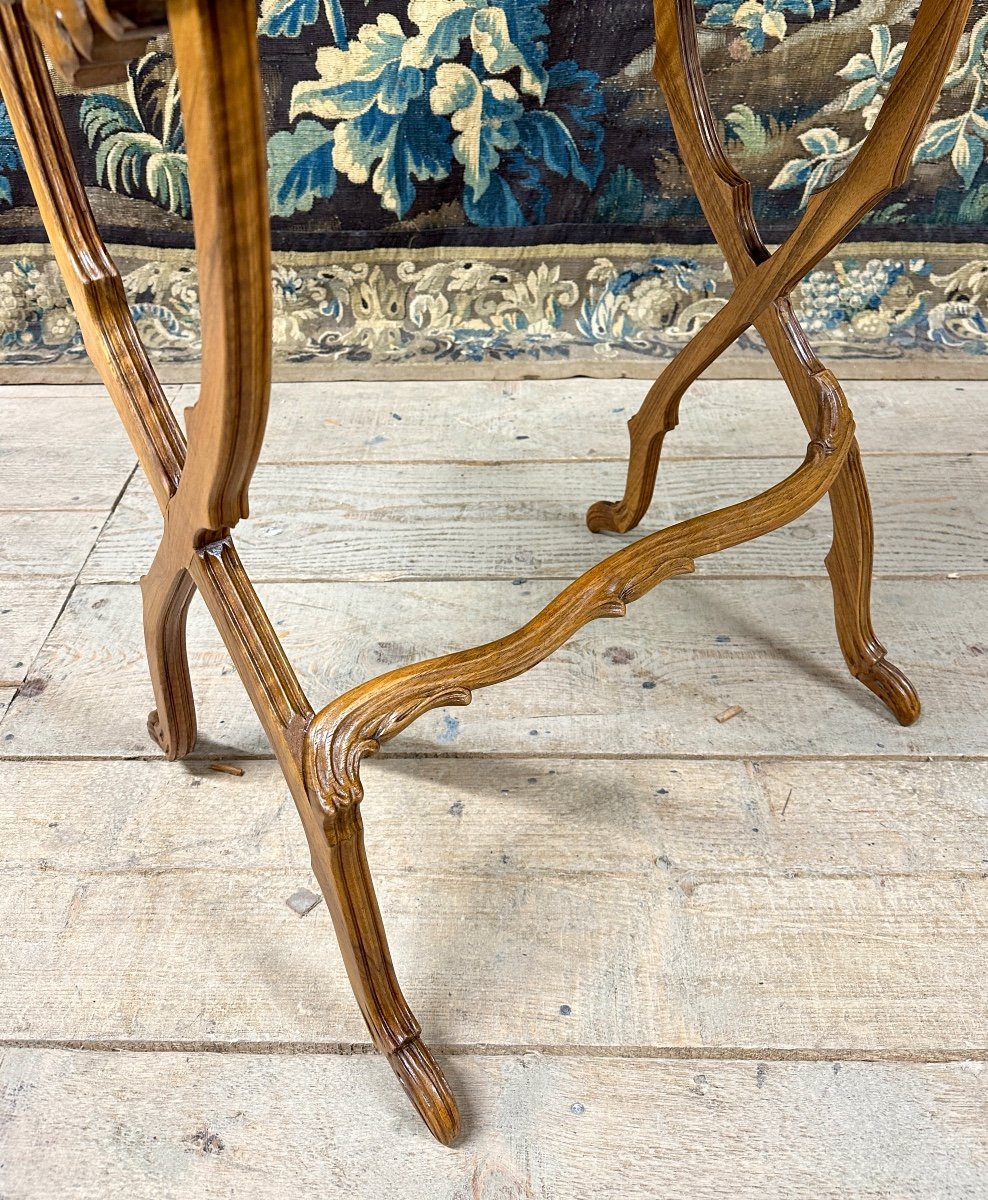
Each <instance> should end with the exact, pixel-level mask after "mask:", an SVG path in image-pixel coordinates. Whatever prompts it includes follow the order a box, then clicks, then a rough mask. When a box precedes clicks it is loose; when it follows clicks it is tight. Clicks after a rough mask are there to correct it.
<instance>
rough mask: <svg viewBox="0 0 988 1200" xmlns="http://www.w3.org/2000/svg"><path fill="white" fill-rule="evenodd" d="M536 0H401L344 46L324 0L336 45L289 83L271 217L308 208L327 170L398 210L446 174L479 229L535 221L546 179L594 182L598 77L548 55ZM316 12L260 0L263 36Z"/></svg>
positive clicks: (291, 0) (325, 190) (339, 16)
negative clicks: (287, 122) (404, 8)
mask: <svg viewBox="0 0 988 1200" xmlns="http://www.w3.org/2000/svg"><path fill="white" fill-rule="evenodd" d="M543 7H544V5H543V3H542V2H541V0H539V2H534V0H497V2H495V0H409V4H408V12H407V16H406V19H405V22H404V23H403V22H402V21H400V20H399V19H398V17H397V16H395V15H393V14H392V13H387V12H385V13H380V14H379V15H378V16H377V19H376V21H375V22H374V23H373V24H370V23H368V24H364V25H361V26H360V28H359V29H358V31H357V34H356V37H355V38H353V40H350V38H349V35H348V32H347V29H346V24H345V20H344V15H343V12H342V10H341V9H340V6H339V3H338V0H327V15H328V17H329V23H330V27H331V28H332V30H333V34H334V37H335V39H336V45H335V46H326V47H323V48H322V49H320V50H319V51H318V53H317V54H316V61H315V69H316V78H315V79H311V80H310V79H307V80H303V81H301V82H299V83H297V84H296V85H295V88H294V90H293V92H292V98H291V107H290V110H289V117H290V119H291V120H292V121H293V122H295V121H297V122H298V123H297V124H296V125H295V126H294V128H293V129H291V130H284V131H281V132H279V133H276V134H275V135H274V136H273V137H272V138H271V141H270V150H269V157H270V161H271V202H272V209H273V211H274V212H275V213H276V214H277V215H279V216H286V217H287V216H291V215H292V214H293V213H294V212H296V211H299V210H301V211H309V210H310V209H311V207H312V204H313V201H314V200H315V199H316V198H317V197H320V198H323V199H325V198H328V197H329V196H331V195H332V194H333V192H334V190H335V188H336V180H337V174H338V173H339V174H343V175H345V176H346V177H347V178H348V179H349V180H350V181H351V182H352V183H357V184H365V183H367V182H368V181H369V182H370V183H371V186H372V188H373V190H374V192H375V193H376V195H378V196H379V197H380V202H381V204H382V206H383V207H384V208H386V209H388V210H389V211H390V212H393V213H394V214H395V215H396V216H398V217H403V216H405V214H406V213H407V212H408V211H409V209H410V208H411V206H412V204H413V203H414V201H415V198H416V194H417V184H419V183H422V182H424V181H427V180H442V179H446V178H447V177H448V176H449V175H450V173H451V172H452V171H453V170H454V169H456V170H458V171H459V172H461V173H462V195H463V207H464V211H465V214H466V217H467V219H468V220H469V221H470V222H472V223H473V224H476V225H498V226H511V225H523V224H529V223H535V224H539V223H541V222H542V221H543V220H544V217H545V209H546V204H547V202H548V199H549V189H550V183H549V178H548V176H549V175H550V174H555V175H557V176H559V177H561V178H563V179H573V180H576V181H578V182H579V183H581V184H583V185H584V186H586V187H587V188H591V189H592V188H593V187H594V186H595V184H596V183H597V179H598V176H599V174H600V170H601V166H602V165H603V158H602V155H601V143H602V141H603V128H602V126H601V121H600V118H601V117H602V115H603V112H604V104H603V99H602V97H601V94H600V92H599V90H598V88H597V86H596V85H597V84H598V83H599V80H598V78H597V76H596V75H595V74H594V73H593V72H592V71H584V70H581V69H580V68H579V66H578V65H577V64H576V63H575V62H572V61H569V60H564V61H562V62H557V63H548V62H547V46H546V41H545V38H546V36H547V35H548V33H549V28H548V26H547V25H546V23H545V18H544V15H543ZM317 15H318V10H317V6H316V4H315V3H313V0H264V2H263V4H262V8H261V22H260V31H261V32H262V33H264V34H268V35H271V36H279V35H285V36H289V37H295V36H297V35H298V33H299V31H300V29H301V28H302V27H303V26H304V25H306V24H309V23H310V22H311V21H313V20H315V18H316V16H317ZM412 31H414V32H412Z"/></svg>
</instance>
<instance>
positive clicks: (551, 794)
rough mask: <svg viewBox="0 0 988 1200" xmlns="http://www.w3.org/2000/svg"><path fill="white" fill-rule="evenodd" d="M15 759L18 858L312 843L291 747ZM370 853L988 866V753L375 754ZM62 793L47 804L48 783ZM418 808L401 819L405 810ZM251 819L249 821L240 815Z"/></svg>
mask: <svg viewBox="0 0 988 1200" xmlns="http://www.w3.org/2000/svg"><path fill="white" fill-rule="evenodd" d="M238 766H239V767H240V768H241V769H242V770H243V771H244V774H243V776H241V777H236V778H235V777H232V776H226V777H222V776H217V774H216V773H215V772H212V771H210V770H209V768H208V765H207V764H206V763H204V762H195V761H193V762H190V763H187V764H185V765H183V766H182V767H171V766H169V765H168V764H166V763H164V762H160V761H158V762H120V761H101V762H85V761H83V762H59V761H37V760H27V761H9V760H8V761H4V762H0V792H2V794H3V795H4V797H5V806H4V816H3V823H2V827H3V848H4V849H3V860H2V866H0V869H2V870H3V871H4V872H7V873H13V872H24V871H31V870H34V869H37V868H38V865H39V863H42V862H43V863H44V864H45V869H46V870H48V871H57V872H60V873H62V874H69V875H78V876H80V877H81V876H83V875H91V876H98V875H110V874H119V873H120V872H125V873H126V872H130V873H138V872H140V873H143V874H146V875H154V874H159V875H164V874H168V873H175V874H177V873H180V872H190V871H192V872H196V871H198V872H201V873H205V874H219V873H223V872H226V871H238V872H243V873H248V872H253V873H256V874H258V875H262V874H266V873H278V874H284V875H287V876H291V877H292V878H293V879H297V880H298V881H299V882H300V883H303V882H304V881H305V879H306V878H307V876H308V873H309V870H310V865H309V856H308V853H307V850H306V846H305V840H304V838H302V837H301V836H300V835H299V830H298V823H297V818H296V816H295V813H294V811H293V808H292V806H291V804H290V803H289V801H288V794H287V790H286V789H285V786H284V783H283V781H282V779H281V776H280V774H279V770H278V767H277V764H275V763H273V762H270V761H258V760H255V759H242V760H240V761H239V763H238ZM365 770H366V775H367V780H368V785H369V787H370V789H371V797H372V799H371V802H370V807H369V809H368V821H367V830H366V835H367V850H368V855H369V857H370V859H371V860H372V861H373V862H376V863H381V864H384V863H387V864H388V866H389V869H390V870H391V871H392V873H394V874H395V875H404V874H408V875H413V874H417V875H419V876H427V875H429V874H430V873H431V872H432V871H434V870H436V869H438V868H437V867H436V866H435V865H434V864H433V863H424V862H423V859H422V846H423V845H428V846H429V847H430V848H431V850H432V856H433V859H434V863H437V864H440V866H441V870H442V872H443V873H446V874H452V875H456V874H459V873H464V874H469V875H471V876H476V875H485V876H491V877H493V878H497V879H508V878H518V877H520V876H526V877H528V878H530V879H537V878H541V879H544V880H545V881H547V882H549V883H551V881H552V880H553V879H554V878H556V877H559V876H569V875H574V874H575V875H579V874H586V873H591V874H592V873H602V874H607V875H623V876H625V877H628V878H629V879H630V882H629V885H628V886H629V887H638V886H639V882H635V881H636V880H637V881H640V882H641V883H642V886H647V884H646V882H645V881H647V880H648V879H654V878H655V876H656V868H657V867H660V868H662V870H663V871H664V872H667V873H669V877H670V878H676V879H680V878H685V877H687V876H691V877H692V876H696V875H698V874H699V875H711V874H717V875H736V876H744V875H760V876H763V877H769V876H777V875H783V876H784V875H787V874H802V875H821V876H824V875H836V876H847V875H859V876H863V877H868V878H872V879H878V878H881V877H883V876H890V875H896V876H900V875H912V876H917V877H919V876H931V877H932V876H937V877H946V876H949V875H956V876H958V877H961V876H970V875H979V874H981V873H982V872H983V871H984V869H985V866H986V861H985V860H986V857H988V834H986V832H985V818H986V815H988V763H986V762H985V761H978V762H960V761H932V762H930V761H927V760H925V759H923V760H918V761H915V762H895V763H889V762H870V761H851V762H841V761H839V760H823V761H819V762H806V761H801V760H798V759H781V760H778V761H767V762H764V761H756V762H753V763H752V762H745V761H739V760H716V759H711V760H703V761H700V762H692V761H690V760H683V759H655V758H649V759H627V760H625V759H613V760H608V759H603V760H594V759H585V758H578V759H559V758H556V759H551V760H548V761H547V760H545V759H540V758H535V757H531V758H518V759H510V760H497V759H479V758H461V759H434V758H433V759H414V758H402V757H400V756H399V755H397V754H391V755H388V756H386V757H382V758H379V759H377V760H372V761H370V762H368V764H367V766H366V768H365ZM41 794H44V795H45V796H47V797H49V799H48V801H47V803H46V805H45V809H44V812H42V813H39V812H38V809H37V803H36V797H37V796H38V795H41ZM409 809H410V810H412V811H414V813H415V820H414V822H411V821H403V820H401V815H402V813H403V812H404V811H407V810H409ZM230 820H233V821H235V822H236V825H237V828H238V829H239V830H240V836H239V837H237V838H233V839H231V838H229V837H228V836H227V835H226V823H227V822H229V821H230Z"/></svg>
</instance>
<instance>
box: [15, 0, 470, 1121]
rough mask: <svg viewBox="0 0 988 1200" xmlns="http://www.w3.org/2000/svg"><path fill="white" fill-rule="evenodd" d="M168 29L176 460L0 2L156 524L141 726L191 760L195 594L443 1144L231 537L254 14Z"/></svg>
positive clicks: (251, 180) (19, 94)
mask: <svg viewBox="0 0 988 1200" xmlns="http://www.w3.org/2000/svg"><path fill="white" fill-rule="evenodd" d="M80 11H81V10H80ZM72 12H73V13H75V10H72ZM169 18H170V23H171V29H172V35H173V44H174V47H175V56H176V63H177V68H178V71H179V75H180V78H181V85H182V100H183V117H184V120H185V125H186V135H187V141H188V150H189V170H190V180H191V183H190V186H191V191H192V197H193V203H194V209H195V231H196V242H197V245H198V247H199V250H200V253H199V271H200V298H201V307H202V313H203V318H202V323H203V382H202V388H201V392H200V399H199V402H198V404H197V405H196V406H195V407H194V408H193V409H191V410H190V411H189V414H188V424H189V433H190V438H189V445H188V447H187V446H186V441H185V438H184V437H183V435H182V432H181V430H180V429H179V427H178V425H177V423H176V421H175V419H174V417H173V415H172V412H171V409H170V408H169V406H168V404H167V401H166V400H165V397H164V395H163V393H162V391H161V388H160V385H159V383H158V380H157V378H156V377H155V375H154V372H153V370H152V368H151V366H150V364H149V362H148V360H147V356H146V354H145V352H144V348H143V346H142V345H141V343H140V340H139V337H138V334H137V331H136V329H135V327H134V324H133V321H132V319H131V316H130V312H129V309H128V306H127V301H126V297H125V296H124V292H123V287H122V285H121V282H120V277H119V275H118V273H117V271H116V268H115V267H114V265H113V263H112V261H111V259H110V257H109V255H108V254H107V252H106V248H105V246H104V245H103V242H102V240H101V238H100V236H99V232H98V230H97V229H96V226H95V222H94V221H93V217H92V213H91V211H90V209H89V205H88V202H87V200H86V195H85V192H84V191H83V189H82V187H81V185H80V183H79V179H78V175H77V173H76V170H75V165H74V163H73V161H72V156H71V152H70V150H69V146H68V142H67V139H66V138H65V132H64V128H63V126H62V123H61V117H60V115H59V111H58V106H57V101H56V98H55V92H54V88H53V87H52V83H51V79H50V77H49V74H48V69H47V66H46V64H45V61H44V57H43V56H42V54H41V51H40V48H39V46H38V43H37V41H36V38H35V35H34V33H33V31H32V28H31V25H30V24H29V22H28V20H27V18H26V17H25V15H24V12H23V11H22V9H21V7H20V6H19V5H16V6H14V7H8V6H6V5H5V4H3V3H2V2H0V88H2V90H3V95H4V99H5V100H6V102H7V105H8V109H9V112H10V116H11V121H12V123H13V126H14V131H15V134H16V136H17V139H18V144H19V146H20V149H21V153H22V155H23V157H24V161H25V164H26V167H27V170H28V174H29V177H30V179H31V182H32V186H33V187H34V191H35V196H36V198H37V201H38V206H39V209H40V211H41V214H42V219H43V220H44V223H45V227H46V229H47V231H48V234H49V238H50V240H51V243H52V248H53V251H54V253H55V256H56V259H57V261H58V263H59V267H60V269H61V271H62V275H63V277H64V279H65V281H66V285H67V287H68V290H69V293H70V296H71V298H72V302H73V307H74V309H75V312H76V315H77V316H78V318H79V322H80V325H81V327H82V331H83V336H84V338H85V341H86V347H87V349H88V351H89V353H90V357H91V358H92V360H93V362H94V364H95V365H96V367H97V369H98V370H99V372H100V374H101V376H102V378H103V380H104V382H105V384H106V386H107V388H108V389H109V391H110V394H111V397H112V398H113V401H114V404H115V405H116V407H117V409H118V411H119V413H120V416H121V418H122V420H123V422H124V425H125V426H126V428H127V432H128V434H129V435H130V438H131V441H132V443H133V445H134V448H135V450H136V451H137V454H138V457H139V458H140V461H141V465H142V467H143V469H144V471H145V472H146V474H147V475H148V478H149V480H150V482H151V485H152V488H153V490H154V493H155V496H156V498H157V500H158V504H159V506H160V508H161V510H162V513H163V514H164V516H165V532H164V536H163V538H162V542H161V545H160V547H159V549H158V553H157V555H156V557H155V560H154V563H153V564H152V566H151V569H150V570H149V572H148V574H147V575H146V576H145V578H144V579H143V580H142V590H143V594H144V600H145V638H146V642H147V649H148V662H149V666H150V669H151V675H152V680H153V683H154V691H155V700H156V703H157V709H156V710H155V712H154V713H153V714H152V717H151V719H150V722H149V725H150V728H151V733H152V736H154V737H155V739H156V740H157V741H159V743H160V744H161V745H162V747H163V748H164V750H165V752H166V754H167V755H168V757H169V758H177V757H181V755H183V754H186V753H188V751H189V750H190V749H191V748H192V745H193V743H194V740H195V711H194V707H193V698H192V688H191V681H190V679H189V674H188V663H187V658H186V653H185V614H186V611H187V608H188V604H189V601H190V600H191V597H192V595H193V592H194V591H195V590H196V589H197V588H198V590H199V591H200V593H201V594H202V596H203V599H204V600H205V602H206V605H207V607H208V608H209V611H210V613H211V615H212V617H213V619H214V620H215V622H216V625H217V627H218V629H219V631H220V634H221V635H222V637H223V640H224V643H225V644H226V646H227V648H228V650H229V652H230V655H231V657H232V658H233V661H234V663H235V665H236V667H237V670H238V672H239V674H240V676H241V678H242V680H243V682H244V685H245V687H246V688H247V691H248V694H249V695H250V698H251V701H252V703H253V705H254V707H255V709H256V711H257V713H258V716H259V717H260V720H261V723H262V725H263V727H264V729H265V732H266V733H267V735H268V738H269V739H270V741H271V745H272V747H273V749H274V751H275V754H276V755H277V758H278V761H279V763H280V765H281V767H282V770H283V771H284V774H285V778H286V780H287V782H288V785H289V787H290V789H291V792H292V795H293V797H294V799H295V802H296V805H297V806H298V809H299V813H300V815H301V817H302V823H303V826H304V828H305V832H306V836H307V840H308V843H309V848H310V851H311V854H312V862H313V868H314V870H315V873H316V876H317V878H318V879H319V882H320V885H321V886H322V888H323V891H324V893H325V896H326V901H327V904H328V906H329V910H330V912H331V914H332V916H333V920H334V924H335V926H336V931H337V934H338V936H339V940H340V944H341V948H342V950H343V957H344V960H345V962H346V966H347V970H348V972H349V974H350V978H351V981H352V982H353V987H354V991H355V992H356V995H357V999H358V1002H359V1004H360V1008H361V1011H362V1012H363V1014H364V1017H365V1019H366V1021H367V1024H368V1027H369V1029H370V1032H371V1036H372V1038H373V1040H374V1044H375V1045H376V1046H378V1047H380V1048H381V1049H382V1050H383V1051H384V1052H385V1053H386V1054H387V1055H388V1059H389V1061H390V1062H391V1065H392V1067H393V1068H394V1069H395V1072H396V1073H397V1075H398V1077H399V1079H400V1080H401V1082H402V1084H403V1085H404V1087H405V1089H406V1091H407V1092H408V1094H409V1095H410V1096H411V1098H412V1100H413V1103H414V1104H415V1106H416V1108H417V1109H418V1111H419V1112H420V1113H421V1114H422V1116H423V1118H424V1120H425V1122H426V1124H427V1125H428V1127H429V1128H430V1130H432V1132H433V1133H434V1134H435V1135H436V1137H438V1138H439V1139H440V1140H441V1141H443V1142H446V1143H449V1142H451V1141H452V1140H453V1139H454V1138H455V1137H456V1135H457V1133H458V1132H459V1114H458V1112H457V1108H456V1102H455V1100H454V1099H453V1096H452V1094H451V1092H450V1089H449V1086H448V1084H447V1083H446V1080H445V1079H444V1077H443V1075H442V1072H441V1071H440V1070H439V1068H438V1066H437V1065H436V1063H435V1061H434V1059H433V1058H432V1056H431V1054H430V1053H429V1051H428V1049H427V1048H426V1047H425V1046H424V1045H423V1044H422V1041H421V1038H420V1029H419V1026H418V1023H417V1022H416V1021H415V1018H414V1017H413V1016H412V1014H411V1012H410V1010H409V1008H408V1006H407V1004H406V1003H405V1001H404V999H403V998H402V995H401V991H400V989H399V987H398V983H397V980H396V979H395V975H394V970H393V967H392V964H391V958H390V955H389V952H388V947H387V941H386V938H385V935H384V929H383V926H382V923H381V917H380V911H379V909H378V906H377V902H376V899H375V898H374V891H373V886H372V883H371V879H370V874H369V871H368V869H367V862H366V858H365V855H364V850H363V838H362V831H361V827H360V822H359V818H356V819H354V820H351V821H350V822H348V823H347V824H346V827H345V829H344V828H336V827H334V825H333V823H332V822H330V821H326V820H324V816H325V814H321V810H320V814H321V815H319V816H317V813H316V807H314V805H315V801H314V800H313V798H312V796H311V795H310V792H309V789H308V788H307V786H306V781H305V776H304V772H303V751H304V747H305V744H306V731H307V729H308V727H309V724H310V723H311V721H312V716H313V714H312V708H311V706H310V705H309V703H308V700H307V699H306V697H305V695H304V693H303V692H302V690H301V688H300V686H299V683H298V680H297V678H296V676H295V673H294V671H293V670H292V668H291V665H290V664H289V662H288V660H287V659H286V657H285V655H284V652H283V651H282V648H281V643H280V641H279V640H278V637H277V635H276V633H275V631H274V629H273V628H272V626H271V623H270V621H269V620H268V618H267V615H266V613H265V612H264V610H263V608H262V607H261V605H260V602H259V600H258V599H257V596H256V594H255V592H254V589H253V587H252V586H251V583H250V580H249V579H248V578H247V575H246V573H245V572H244V569H243V565H242V564H241V562H240V560H239V557H238V556H237V553H236V550H235V549H234V547H233V543H232V539H231V537H230V534H229V530H230V528H232V526H233V525H235V524H236V522H237V521H238V520H239V519H240V518H241V517H242V516H246V514H247V487H248V484H249V481H250V477H251V474H252V472H253V469H254V465H255V463H256V461H257V455H258V452H259V449H260V444H261V438H262V436H263V432H264V424H265V418H266V414H267V402H268V387H269V382H270V356H271V289H270V251H269V235H268V218H267V190H266V159H265V143H264V136H263V120H262V110H261V98H260V76H259V71H258V63H257V45H256V32H255V30H256V9H255V6H254V4H253V2H252V0H173V2H172V3H171V5H170V11H169ZM49 32H50V30H49ZM87 69H88V68H87Z"/></svg>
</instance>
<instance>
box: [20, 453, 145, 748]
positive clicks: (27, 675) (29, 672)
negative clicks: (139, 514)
mask: <svg viewBox="0 0 988 1200" xmlns="http://www.w3.org/2000/svg"><path fill="white" fill-rule="evenodd" d="M138 466H139V464H138V462H137V461H136V460H135V461H134V463H133V465H132V466H131V468H130V470H129V471H128V472H127V476H126V478H125V479H124V481H123V484H122V486H121V488H120V490H119V491H118V492H117V495H116V497H115V498H114V500H113V503H112V504H111V505H110V507H109V510H108V512H107V514H106V517H105V518H104V520H103V523H102V524H101V525H100V527H99V529H98V531H97V533H96V536H95V537H94V538H93V540H92V544H91V545H90V547H89V550H88V551H87V553H86V556H85V557H84V558H83V560H82V563H81V564H80V566H79V569H78V571H76V573H75V576H74V578H73V579H72V582H71V583H70V584H69V586H68V588H67V589H66V592H65V595H64V596H63V597H62V603H61V604H60V605H59V607H58V612H57V613H56V614H55V616H54V619H53V620H52V622H51V624H50V625H49V627H48V630H47V632H46V633H45V635H44V637H43V638H41V639H40V640H39V642H38V650H37V653H36V654H35V656H34V657H33V658H32V659H31V661H30V663H29V664H28V666H27V667H26V668H25V670H24V680H23V681H22V684H21V686H22V687H23V684H24V683H25V682H26V681H27V680H29V679H32V678H33V677H34V667H35V664H36V663H37V662H38V661H39V659H40V658H41V656H42V655H43V654H44V651H45V647H46V645H47V644H48V639H49V638H50V637H51V635H52V633H53V631H54V630H55V627H56V626H57V625H58V623H59V621H60V620H61V619H62V615H63V614H64V612H65V610H66V608H68V605H69V602H70V601H71V599H72V597H73V596H74V595H75V590H76V588H77V587H78V586H79V579H80V577H81V575H82V573H83V571H84V570H85V569H86V564H87V563H88V562H89V559H90V557H91V555H92V553H93V551H94V550H95V549H96V545H97V543H98V542H99V540H100V538H101V537H102V536H103V534H104V533H105V531H106V527H107V525H108V524H109V523H110V521H111V519H112V518H113V515H114V513H115V512H116V511H117V506H118V505H119V504H120V501H121V500H122V499H123V497H124V493H125V492H126V491H127V488H128V487H129V486H130V484H131V481H132V480H133V478H134V476H135V474H136V473H137V469H138ZM60 511H68V510H60ZM83 511H86V512H89V511H90V510H89V509H85V510H83ZM54 578H62V579H67V578H69V577H68V576H54ZM19 695H20V688H18V689H17V691H15V692H14V695H13V697H12V698H11V701H10V703H9V704H8V705H7V707H6V709H5V710H4V712H3V714H2V715H0V729H2V728H3V725H4V722H5V721H6V719H7V718H8V717H9V716H10V714H11V712H12V711H13V709H14V705H15V704H16V703H17V698H18V696H19Z"/></svg>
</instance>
